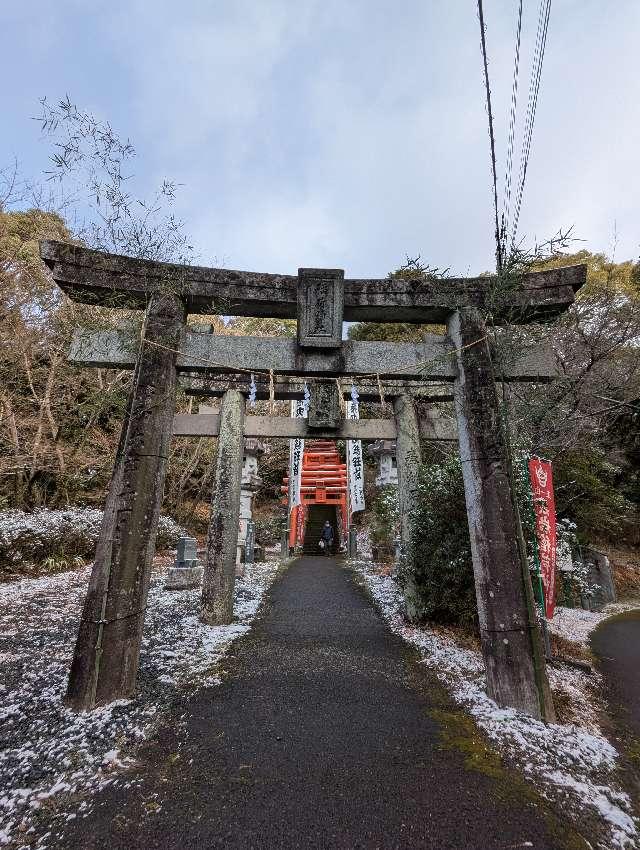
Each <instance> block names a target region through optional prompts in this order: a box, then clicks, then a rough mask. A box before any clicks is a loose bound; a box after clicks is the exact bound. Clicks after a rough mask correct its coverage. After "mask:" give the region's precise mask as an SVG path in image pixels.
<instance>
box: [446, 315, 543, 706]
mask: <svg viewBox="0 0 640 850" xmlns="http://www.w3.org/2000/svg"><path fill="white" fill-rule="evenodd" d="M449 336H450V338H451V341H452V342H453V344H454V346H455V347H456V350H457V353H456V361H457V368H458V377H457V379H456V380H455V382H454V400H455V408H456V418H457V422H458V439H459V444H460V459H461V461H462V474H463V479H464V490H465V498H466V503H467V517H468V521H469V533H470V537H471V552H472V556H473V572H474V576H475V586H476V598H477V601H478V616H479V621H480V634H481V641H482V654H483V656H484V662H485V666H486V672H487V686H488V692H489V695H490V696H491V697H492V698H493V699H494V700H495V701H496V702H497V703H498V705H500V706H511V707H513V708H517V709H520V710H521V711H526V712H527V713H528V714H531V715H533V716H534V717H537V718H541V719H545V720H548V721H552V720H553V719H554V711H553V702H552V699H551V692H550V690H549V682H548V680H547V674H546V668H545V663H544V655H543V651H542V643H541V640H540V633H539V629H538V625H537V622H536V619H535V613H534V609H533V594H532V589H531V579H530V576H529V568H528V564H527V559H526V553H525V552H522V551H521V549H520V546H519V542H518V538H519V534H520V527H519V519H518V515H517V512H516V509H515V506H514V500H513V499H512V493H511V487H510V484H509V472H508V466H507V464H508V456H507V446H506V442H505V435H504V431H503V425H502V420H501V416H500V409H499V402H498V394H497V389H496V384H495V379H494V375H493V365H492V361H491V353H490V348H489V341H488V339H487V338H486V336H487V328H486V325H485V323H484V320H483V319H482V316H481V314H480V312H479V311H478V310H476V309H474V308H464V309H461V310H459V311H457V312H456V313H454V314H453V316H452V317H451V318H450V320H449Z"/></svg>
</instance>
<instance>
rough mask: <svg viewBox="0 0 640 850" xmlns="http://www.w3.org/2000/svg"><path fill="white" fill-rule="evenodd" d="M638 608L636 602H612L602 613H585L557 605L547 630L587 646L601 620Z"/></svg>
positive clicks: (578, 609)
mask: <svg viewBox="0 0 640 850" xmlns="http://www.w3.org/2000/svg"><path fill="white" fill-rule="evenodd" d="M638 607H639V606H638V603H637V602H635V603H634V602H613V603H610V604H609V605H605V607H604V608H603V609H602V611H585V610H584V609H583V608H563V607H561V606H560V605H558V606H557V607H556V610H555V614H554V615H553V619H552V620H550V621H549V630H550V631H552V632H553V633H554V634H556V635H559V636H560V637H563V638H566V639H567V640H572V641H575V642H576V643H581V644H583V645H584V646H587V644H588V642H589V635H590V634H591V632H592V631H593V630H594V629H595V628H596V626H599V625H600V623H601V622H602V621H603V620H607V619H608V618H609V617H613V615H614V614H622V613H623V612H624V611H633V610H634V609H635V608H638Z"/></svg>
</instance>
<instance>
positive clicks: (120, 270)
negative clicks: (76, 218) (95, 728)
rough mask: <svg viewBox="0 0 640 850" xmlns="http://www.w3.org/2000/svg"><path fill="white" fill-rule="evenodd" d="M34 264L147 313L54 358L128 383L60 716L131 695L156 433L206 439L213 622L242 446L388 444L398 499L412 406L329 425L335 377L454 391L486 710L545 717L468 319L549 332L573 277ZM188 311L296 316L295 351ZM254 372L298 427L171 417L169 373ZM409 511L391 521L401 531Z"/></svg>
mask: <svg viewBox="0 0 640 850" xmlns="http://www.w3.org/2000/svg"><path fill="white" fill-rule="evenodd" d="M41 256H42V257H43V259H44V260H45V262H46V263H47V265H48V266H49V268H50V269H51V271H52V273H53V277H54V280H55V281H56V282H57V284H58V285H59V286H60V287H61V288H62V289H63V290H64V291H65V292H66V293H67V294H68V295H69V296H70V297H71V298H72V299H74V300H76V301H81V302H85V303H91V304H100V305H102V306H111V307H126V308H138V309H144V310H145V315H144V324H143V328H142V332H141V333H140V334H139V335H137V336H136V335H133V334H127V333H126V332H124V331H109V332H105V333H91V334H90V335H88V336H87V335H84V334H82V333H79V334H78V335H77V337H76V339H75V340H74V342H73V345H72V349H71V353H70V359H71V360H72V361H73V362H76V363H78V364H83V365H86V366H90V365H93V366H103V367H114V366H121V367H130V368H133V369H134V379H133V387H132V391H131V395H130V398H129V403H128V410H127V416H126V419H125V422H124V424H123V429H122V434H121V438H120V443H119V445H118V450H117V453H116V460H115V465H114V471H113V476H112V480H111V484H110V487H109V492H108V495H107V500H106V505H105V513H104V519H103V524H102V528H101V532H100V536H99V540H98V544H97V549H96V558H95V564H94V568H93V572H92V576H91V580H90V584H89V589H88V593H87V598H86V601H85V605H84V610H83V614H82V619H81V623H80V629H79V634H78V640H77V643H76V648H75V653H74V660H73V663H72V668H71V673H70V678H69V687H68V692H67V699H68V702H69V703H70V704H71V705H72V706H74V707H75V708H77V709H91V708H93V707H94V706H95V705H98V704H101V703H106V702H109V701H111V700H113V699H116V698H122V697H128V696H130V695H131V693H132V692H133V690H134V687H135V679H136V673H137V667H138V658H139V651H140V642H141V637H142V627H143V621H144V611H145V607H146V600H147V591H148V586H149V576H150V566H151V560H152V557H153V552H154V547H155V536H156V528H157V521H158V516H159V512H160V505H161V501H162V490H163V484H164V476H165V469H166V462H167V456H168V446H169V442H170V440H171V437H172V434H181V433H182V434H185V433H188V434H193V433H194V432H196V433H200V434H202V435H203V436H204V435H205V434H210V435H213V434H218V438H219V444H218V460H217V470H216V492H215V497H214V500H213V507H212V514H211V520H210V526H209V536H208V543H207V561H206V566H205V577H204V580H203V598H202V618H203V620H204V621H205V622H208V623H211V624H218V623H223V622H229V619H230V617H231V615H232V591H233V578H232V576H233V573H234V564H235V551H236V540H237V530H238V513H239V500H240V472H241V464H242V449H243V440H244V437H245V436H255V437H267V436H280V437H294V436H306V435H312V436H318V437H325V436H331V437H332V438H334V439H335V438H340V439H344V438H347V439H367V438H372V439H396V441H397V457H398V469H399V478H400V489H401V492H402V493H404V494H409V493H410V492H411V490H412V487H413V485H412V480H411V479H412V478H413V476H414V475H415V469H416V466H417V461H418V460H419V458H420V434H421V423H420V422H419V421H418V416H417V414H416V408H415V406H414V404H413V400H412V398H411V396H410V395H409V394H408V393H404V394H399V395H398V396H397V397H396V399H395V401H394V420H359V421H357V420H351V421H342V420H341V417H340V410H339V398H338V390H337V386H336V383H335V379H336V378H340V377H345V378H352V379H354V380H355V379H356V378H368V379H370V380H374V379H375V381H376V382H377V383H378V384H380V383H381V381H382V380H391V381H398V380H400V381H408V382H416V381H420V382H423V383H424V382H428V381H437V382H439V383H442V382H443V381H444V382H447V383H450V384H453V397H454V402H455V411H456V421H457V429H458V440H459V445H460V453H461V458H462V461H463V474H464V485H465V497H466V502H467V511H468V519H469V531H470V536H471V547H472V554H473V566H474V575H475V584H476V595H477V601H478V614H479V622H480V630H481V642H482V651H483V656H484V660H485V665H486V671H487V682H488V691H489V694H490V695H491V696H492V697H493V698H494V699H495V700H496V702H497V703H498V704H499V705H502V706H513V707H515V708H518V709H521V710H524V711H526V712H528V713H530V714H532V715H533V716H534V717H539V718H543V719H547V720H550V719H553V705H552V702H551V697H550V691H549V686H548V681H547V677H546V671H545V667H544V658H543V655H542V650H541V642H540V635H539V631H538V626H537V623H536V621H535V616H534V613H533V606H532V604H531V583H530V578H529V573H528V566H527V563H526V553H524V552H522V551H520V549H519V545H518V539H519V536H518V518H517V513H516V509H515V507H514V502H513V499H512V493H511V488H510V485H509V478H508V474H507V468H508V465H507V448H506V443H505V435H504V432H503V427H502V424H501V417H500V414H499V404H498V396H497V390H496V383H495V377H494V356H493V353H492V345H491V343H490V339H489V336H488V333H487V327H486V324H485V319H484V314H486V313H489V312H490V313H491V316H492V321H493V322H494V323H495V324H499V323H500V322H502V321H505V320H510V321H513V322H517V323H528V322H535V321H541V320H546V319H548V318H551V317H553V316H555V315H557V314H558V313H560V312H561V311H562V310H565V309H566V308H567V307H568V306H569V305H570V304H571V303H572V302H573V300H574V292H575V291H576V290H577V289H578V288H579V287H580V286H581V285H582V284H583V283H584V281H585V277H586V267H585V266H572V267H567V268H563V269H554V270H550V271H545V272H538V273H532V274H526V275H523V276H522V278H521V279H520V280H519V281H518V282H517V285H515V286H514V285H511V286H508V287H506V288H505V289H504V292H503V293H500V292H499V290H498V291H497V290H496V279H495V278H492V277H480V278H458V279H454V278H451V279H445V280H416V281H405V280H403V281H397V280H389V279H382V280H344V276H343V272H342V271H341V270H337V269H300V270H299V272H298V276H297V277H295V276H283V275H271V274H261V273H255V272H238V271H230V270H225V269H210V268H201V267H183V266H174V265H171V264H167V263H157V262H152V261H147V260H137V259H133V258H130V257H120V256H116V255H111V254H105V253H102V252H96V251H91V250H88V249H84V248H80V247H77V246H72V245H67V244H64V243H58V242H43V243H41ZM188 313H209V314H211V313H225V314H227V315H249V316H258V317H260V316H265V317H267V316H273V317H281V318H296V317H297V319H298V337H297V340H290V339H281V338H273V339H267V338H254V337H244V338H243V337H222V336H219V337H216V336H212V335H208V334H202V333H192V332H190V331H189V329H188V327H187V325H186V318H187V314H188ZM343 320H352V321H361V320H363V321H368V320H371V321H382V322H415V323H423V322H428V323H446V325H447V334H446V335H445V336H436V335H427V336H425V337H424V341H423V342H422V343H376V342H351V341H346V342H343V341H342V322H343ZM266 371H268V373H269V377H270V381H269V383H270V385H271V384H273V381H274V376H276V375H283V376H288V377H290V378H294V379H295V378H296V377H304V378H309V379H313V380H314V381H315V383H313V385H312V399H311V409H310V413H309V418H308V420H295V419H289V418H280V419H275V418H273V417H258V416H255V417H253V416H249V417H245V400H244V397H243V395H242V394H241V393H240V392H239V391H238V390H237V389H228V390H227V391H226V392H225V393H224V395H223V398H222V404H221V410H220V414H219V416H218V417H216V416H210V417H206V416H193V417H189V419H190V420H191V419H193V420H197V423H196V422H194V424H193V425H192V424H191V422H189V423H185V421H184V420H185V418H186V417H181V416H177V417H175V420H174V412H175V390H176V382H177V375H178V373H179V372H183V373H187V374H190V375H193V374H194V373H195V374H202V375H206V376H214V375H227V374H235V375H238V374H243V373H247V372H256V373H261V374H263V375H264V374H265V372H266ZM554 372H555V369H554V358H553V354H552V353H551V352H549V351H547V350H545V349H543V348H541V349H539V350H537V351H535V352H533V353H528V354H524V355H523V356H521V357H519V358H518V360H517V362H516V363H512V364H506V365H503V366H502V368H501V370H500V374H499V375H498V376H497V377H499V379H500V380H505V381H512V380H515V381H543V380H549V379H550V378H551V377H553V375H554ZM376 423H379V424H376ZM194 426H195V427H194ZM423 430H424V429H423ZM374 432H375V433H374ZM403 470H404V472H403ZM403 479H404V480H403ZM401 507H402V506H401ZM409 514H410V511H409V510H404V511H403V518H404V519H405V522H408V517H409ZM404 533H405V534H406V533H407V529H405V530H404Z"/></svg>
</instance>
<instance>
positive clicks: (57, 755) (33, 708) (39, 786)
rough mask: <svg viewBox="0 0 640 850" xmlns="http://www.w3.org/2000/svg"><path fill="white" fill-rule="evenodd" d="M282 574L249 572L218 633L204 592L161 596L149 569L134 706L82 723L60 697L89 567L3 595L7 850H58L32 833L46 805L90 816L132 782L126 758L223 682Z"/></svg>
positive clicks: (0, 808)
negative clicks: (181, 699) (205, 612)
mask: <svg viewBox="0 0 640 850" xmlns="http://www.w3.org/2000/svg"><path fill="white" fill-rule="evenodd" d="M278 566H279V564H278V562H267V563H265V564H254V565H252V566H251V567H247V568H246V574H245V577H244V578H239V579H237V580H236V590H235V599H234V613H235V619H236V622H234V623H233V624H232V625H229V626H218V627H211V626H205V625H203V624H202V623H201V622H200V621H199V620H198V601H199V597H200V591H199V589H194V590H182V591H175V590H174V591H168V590H164V588H163V583H164V579H165V571H164V570H162V571H160V570H157V569H156V570H154V573H153V576H152V581H151V589H150V592H149V602H148V609H147V615H146V619H145V628H144V639H143V646H142V653H141V658H140V672H139V676H138V688H137V692H136V696H135V698H134V699H132V700H118V701H116V702H113V703H111V704H110V705H108V706H105V707H104V708H100V709H98V710H96V711H92V712H90V713H86V714H75V713H74V712H72V711H70V710H68V709H67V708H65V707H64V705H63V703H62V697H63V695H64V691H65V687H66V681H67V675H68V672H69V665H70V662H71V653H72V650H73V646H74V642H75V637H76V632H77V628H78V621H79V617H80V610H81V605H82V601H83V599H84V594H85V592H86V587H87V582H88V579H89V574H90V568H85V569H82V570H79V571H73V572H68V573H62V574H58V575H55V576H49V577H46V578H41V579H25V580H23V581H19V582H12V583H10V584H5V585H0V620H1V621H2V623H3V631H2V635H1V636H0V683H1V684H0V726H1V727H2V739H3V741H2V742H3V750H2V751H1V752H0V846H2V845H7V844H8V843H9V842H10V841H13V842H15V844H14V845H13V846H26V845H27V844H29V846H35V847H38V848H44V847H46V846H55V839H54V838H53V837H52V836H51V835H50V834H49V836H47V834H46V833H45V834H44V835H40V837H38V833H41V832H42V830H41V829H37V826H38V822H39V820H40V819H41V817H42V820H43V821H46V815H47V810H48V809H49V808H50V807H51V806H55V807H56V808H57V807H62V808H64V810H65V811H67V810H68V814H67V817H68V818H73V817H76V816H77V814H78V813H81V814H86V812H87V811H88V809H89V802H88V801H86V800H84V801H82V800H81V799H79V798H80V797H81V796H86V795H87V793H88V792H91V791H94V790H96V789H98V788H100V787H102V786H104V785H105V784H108V783H110V782H114V781H119V782H125V783H126V782H128V781H130V779H129V778H128V776H127V773H126V771H125V772H122V770H121V768H123V767H125V768H126V766H127V765H130V764H132V760H131V759H130V758H129V757H128V756H127V755H126V754H127V753H128V752H130V751H131V750H132V748H133V747H134V746H135V744H136V743H138V742H139V741H141V740H142V739H144V738H145V737H146V736H147V735H148V734H149V732H150V730H151V729H152V728H153V726H154V725H155V722H156V721H157V719H158V718H159V715H160V712H161V711H162V708H163V707H164V706H166V705H167V704H168V703H169V702H170V701H171V700H172V699H173V698H174V697H175V696H176V695H177V692H178V690H179V689H181V688H183V687H185V686H187V687H189V686H196V685H211V684H217V683H218V682H219V681H220V679H219V678H218V671H217V669H216V665H217V664H218V662H219V661H220V660H221V659H222V658H223V656H224V655H225V653H226V652H227V651H228V649H229V647H230V645H231V642H232V641H233V640H235V639H236V638H237V637H239V636H240V635H242V634H244V633H245V632H247V631H248V630H249V629H250V623H251V621H252V620H253V619H254V617H255V616H256V613H257V611H258V609H259V607H260V604H261V602H262V599H263V597H264V594H265V591H266V590H267V588H268V587H269V585H270V584H271V583H272V581H273V580H274V578H275V576H276V573H277V570H278ZM118 771H119V773H118ZM48 837H49V838H50V839H51V840H52V841H54V844H51V845H48V841H47V838H48ZM33 841H35V844H32V843H31V842H33Z"/></svg>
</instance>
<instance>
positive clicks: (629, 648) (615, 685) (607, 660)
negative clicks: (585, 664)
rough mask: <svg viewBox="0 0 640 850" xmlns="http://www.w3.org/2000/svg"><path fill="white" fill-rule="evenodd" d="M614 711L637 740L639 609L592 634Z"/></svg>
mask: <svg viewBox="0 0 640 850" xmlns="http://www.w3.org/2000/svg"><path fill="white" fill-rule="evenodd" d="M591 646H592V647H593V650H594V652H595V653H596V655H597V656H598V657H599V659H600V665H601V668H602V673H603V675H604V676H605V679H606V681H607V695H608V699H609V702H610V704H611V705H612V708H613V710H614V714H615V715H616V716H617V717H618V719H619V720H621V721H622V723H623V725H624V726H625V727H628V728H629V729H630V730H631V732H632V733H633V735H634V737H637V738H638V739H639V740H640V611H628V612H627V613H625V614H619V615H618V616H617V617H612V618H611V619H610V620H605V621H604V623H602V625H601V626H599V627H598V628H597V629H596V630H595V632H594V633H593V634H592V636H591Z"/></svg>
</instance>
